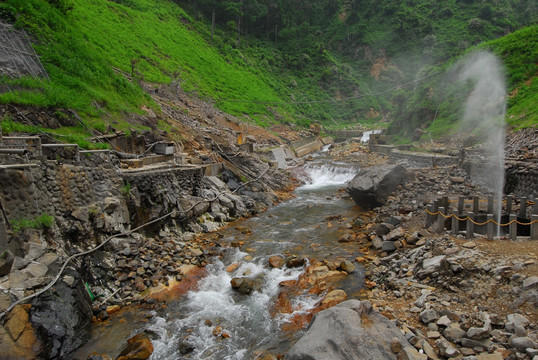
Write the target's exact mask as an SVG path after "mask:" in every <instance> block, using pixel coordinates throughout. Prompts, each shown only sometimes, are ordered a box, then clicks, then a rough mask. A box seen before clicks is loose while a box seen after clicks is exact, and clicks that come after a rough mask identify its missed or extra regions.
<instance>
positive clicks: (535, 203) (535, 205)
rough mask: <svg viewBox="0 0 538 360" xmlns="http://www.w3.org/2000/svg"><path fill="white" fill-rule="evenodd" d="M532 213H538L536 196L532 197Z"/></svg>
mask: <svg viewBox="0 0 538 360" xmlns="http://www.w3.org/2000/svg"><path fill="white" fill-rule="evenodd" d="M532 214H533V215H538V198H534V207H533V209H532Z"/></svg>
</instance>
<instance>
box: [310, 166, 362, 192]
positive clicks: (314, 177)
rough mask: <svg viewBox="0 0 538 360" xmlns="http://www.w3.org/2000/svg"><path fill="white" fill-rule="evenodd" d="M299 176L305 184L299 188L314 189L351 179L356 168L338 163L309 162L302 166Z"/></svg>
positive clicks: (339, 183)
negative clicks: (302, 172) (302, 171)
mask: <svg viewBox="0 0 538 360" xmlns="http://www.w3.org/2000/svg"><path fill="white" fill-rule="evenodd" d="M303 170H304V174H303V176H302V177H301V178H300V180H301V181H303V182H304V183H305V184H304V185H303V186H301V187H300V188H299V190H316V189H322V188H326V187H330V186H341V185H344V184H346V183H348V182H349V181H351V180H352V179H353V178H354V177H355V175H357V173H358V171H359V170H358V169H355V168H350V167H349V166H348V167H344V166H339V165H338V164H334V165H333V164H325V165H320V164H311V165H307V166H305V167H304V168H303Z"/></svg>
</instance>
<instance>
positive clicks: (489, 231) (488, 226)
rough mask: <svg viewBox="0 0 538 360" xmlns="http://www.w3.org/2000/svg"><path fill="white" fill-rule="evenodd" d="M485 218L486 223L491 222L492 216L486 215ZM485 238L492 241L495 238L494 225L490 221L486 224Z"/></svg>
mask: <svg viewBox="0 0 538 360" xmlns="http://www.w3.org/2000/svg"><path fill="white" fill-rule="evenodd" d="M487 218H488V221H490V220H493V214H488V215H487ZM486 237H487V239H488V240H493V238H494V237H495V224H494V223H493V222H491V221H490V222H488V223H487V224H486Z"/></svg>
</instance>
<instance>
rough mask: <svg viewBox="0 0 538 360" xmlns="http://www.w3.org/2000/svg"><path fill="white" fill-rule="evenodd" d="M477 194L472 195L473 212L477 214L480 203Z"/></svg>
mask: <svg viewBox="0 0 538 360" xmlns="http://www.w3.org/2000/svg"><path fill="white" fill-rule="evenodd" d="M478 200H479V199H478V196H473V212H474V213H475V214H478V212H479V210H480V204H479V203H478Z"/></svg>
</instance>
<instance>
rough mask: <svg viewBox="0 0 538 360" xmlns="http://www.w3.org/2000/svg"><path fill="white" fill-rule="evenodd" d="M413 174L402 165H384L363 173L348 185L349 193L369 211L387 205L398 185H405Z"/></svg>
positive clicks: (368, 169) (360, 205) (361, 206)
mask: <svg viewBox="0 0 538 360" xmlns="http://www.w3.org/2000/svg"><path fill="white" fill-rule="evenodd" d="M410 177H411V174H410V173H409V172H408V171H407V170H406V169H405V168H404V167H403V166H401V165H391V164H384V165H379V166H373V167H370V168H367V169H365V170H364V171H361V172H360V173H359V174H357V175H356V176H355V177H354V178H353V180H351V181H350V182H349V183H348V185H347V189H346V190H347V192H348V194H349V195H350V196H351V197H352V198H353V200H354V201H355V203H356V204H357V205H358V206H359V207H360V208H362V209H365V210H368V209H372V208H374V207H377V206H381V205H383V204H385V202H386V201H387V198H388V197H389V195H390V194H392V192H393V191H394V190H396V188H397V187H398V185H402V184H404V183H405V182H406V181H407V180H408V179H409V178H410Z"/></svg>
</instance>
